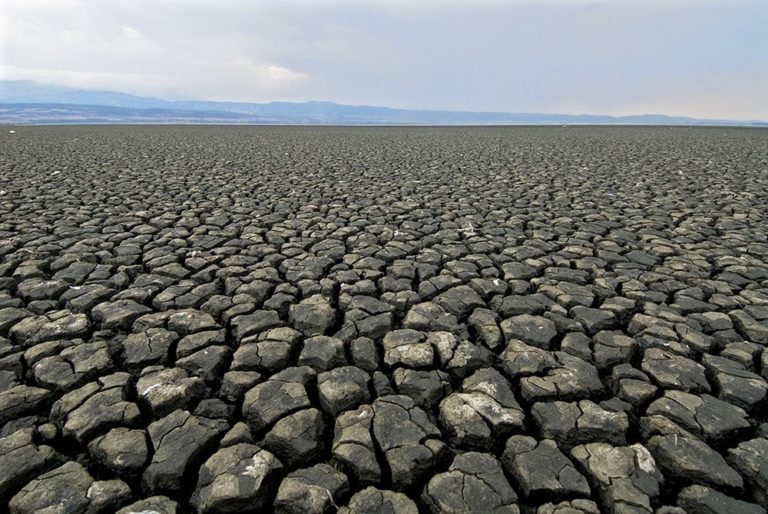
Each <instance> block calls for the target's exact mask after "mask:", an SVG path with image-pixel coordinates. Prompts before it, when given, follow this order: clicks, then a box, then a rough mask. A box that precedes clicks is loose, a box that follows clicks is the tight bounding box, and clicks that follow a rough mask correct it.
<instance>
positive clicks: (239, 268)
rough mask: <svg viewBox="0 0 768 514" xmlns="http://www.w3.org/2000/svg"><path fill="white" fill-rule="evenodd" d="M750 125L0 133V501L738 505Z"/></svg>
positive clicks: (755, 502) (760, 235) (753, 421)
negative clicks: (716, 127) (714, 127)
mask: <svg viewBox="0 0 768 514" xmlns="http://www.w3.org/2000/svg"><path fill="white" fill-rule="evenodd" d="M767 205H768V131H760V130H746V129H744V130H738V129H687V128H675V129H668V128H560V127H555V128H504V129H502V128H449V129H431V128H358V129H349V128H245V127H242V128H233V127H231V128H217V127H208V128H180V127H124V128H118V127H90V128H55V127H47V128H23V127H22V128H18V129H17V130H16V133H15V134H9V133H8V130H3V132H2V133H1V134H0V256H1V258H2V261H0V504H2V505H3V508H4V509H7V510H8V511H10V512H14V513H32V512H40V511H43V512H66V513H85V512H87V513H97V512H120V513H128V512H134V513H139V512H143V513H148V512H157V513H162V514H165V513H172V512H189V511H199V512H238V513H240V512H269V511H271V510H274V511H277V512H286V513H301V514H311V513H320V512H334V511H336V510H337V509H338V511H339V512H344V513H373V512H387V513H413V512H435V513H438V512H453V513H461V512H499V513H501V512H505V513H516V512H536V513H541V514H576V513H597V512H621V513H645V512H664V513H666V514H673V513H674V514H677V513H683V512H688V513H690V514H694V513H701V512H704V513H739V514H749V513H760V512H765V507H766V506H767V505H768V400H767V399H766V398H767V396H768V382H766V377H768V350H767V349H766V346H767V345H768V262H767V261H768V242H767V240H766V235H767V234H768V208H767V207H766V206H767Z"/></svg>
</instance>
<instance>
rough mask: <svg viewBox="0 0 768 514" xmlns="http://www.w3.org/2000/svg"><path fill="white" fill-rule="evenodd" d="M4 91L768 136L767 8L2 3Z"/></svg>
mask: <svg viewBox="0 0 768 514" xmlns="http://www.w3.org/2000/svg"><path fill="white" fill-rule="evenodd" d="M0 79H8V80H20V79H25V80H37V81H41V82H47V83H53V84H60V85H67V86H75V87H82V88H89V89H107V90H113V91H123V92H128V93H134V94H139V95H145V96H155V97H160V98H166V99H196V100H233V101H254V102H264V101H273V100H291V101H306V100H327V101H334V102H339V103H346V104H356V105H360V104H365V105H382V106H389V107H400V108H417V109H449V110H476V111H505V112H549V113H574V114H577V113H595V114H613V115H625V114H641V113H661V114H670V115H688V116H695V117H703V118H721V119H740V120H751V119H761V120H768V0H506V1H505V0H467V1H460V0H216V1H209V0H0Z"/></svg>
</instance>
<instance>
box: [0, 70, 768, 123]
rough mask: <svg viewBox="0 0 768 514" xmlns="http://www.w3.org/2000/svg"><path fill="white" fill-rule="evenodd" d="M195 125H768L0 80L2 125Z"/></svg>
mask: <svg viewBox="0 0 768 514" xmlns="http://www.w3.org/2000/svg"><path fill="white" fill-rule="evenodd" d="M86 123H200V124H219V123H220V124H280V125H287V124H307V125H389V124H392V125H570V124H574V125H748V126H768V123H767V122H760V121H734V120H713V119H697V118H688V117H682V116H665V115H660V114H644V115H637V116H604V115H593V114H542V113H509V112H471V111H435V110H413V109H392V108H389V107H373V106H368V105H343V104H337V103H333V102H269V103H247V102H208V101H187V100H161V99H158V98H148V97H143V96H136V95H131V94H127V93H118V92H114V91H94V90H83V89H76V88H70V87H65V86H58V85H52V84H42V83H38V82H32V81H23V80H0V124H86Z"/></svg>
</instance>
